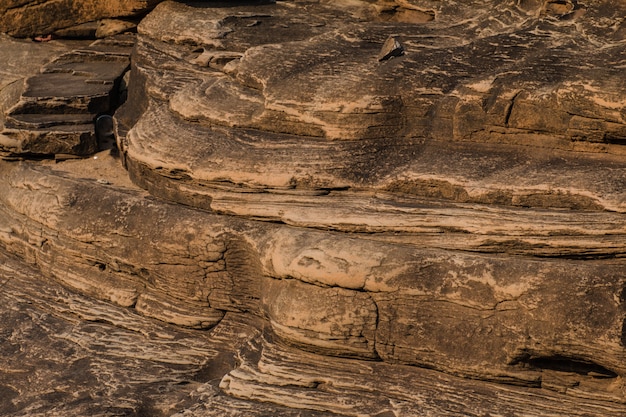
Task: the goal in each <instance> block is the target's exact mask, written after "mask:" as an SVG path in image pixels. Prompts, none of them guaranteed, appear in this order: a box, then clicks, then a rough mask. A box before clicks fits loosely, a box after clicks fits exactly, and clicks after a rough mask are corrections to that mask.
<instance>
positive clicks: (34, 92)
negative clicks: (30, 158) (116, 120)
mask: <svg viewBox="0 0 626 417" xmlns="http://www.w3.org/2000/svg"><path fill="white" fill-rule="evenodd" d="M133 45H134V37H133V36H132V35H128V36H120V37H118V38H109V39H106V40H99V41H96V42H94V43H92V44H90V45H85V46H84V47H82V48H78V49H75V50H72V51H70V52H67V53H64V54H62V55H60V56H58V57H56V58H54V59H53V60H52V61H50V62H48V63H46V64H45V65H44V66H43V67H42V68H41V70H40V72H39V73H38V74H35V75H32V76H30V77H26V78H25V79H24V80H23V82H20V81H18V80H16V81H15V82H14V84H13V85H12V86H11V88H7V89H5V90H4V91H2V95H3V97H2V102H3V107H4V108H5V111H4V115H3V118H2V119H1V120H0V122H2V124H1V125H0V126H1V127H2V130H0V153H1V154H2V156H4V157H10V156H22V155H35V156H40V157H46V156H54V155H65V154H69V155H76V156H86V155H90V154H92V153H94V152H96V151H98V149H99V148H101V147H102V146H103V145H105V144H106V142H107V138H106V137H101V138H100V140H99V139H98V137H97V134H96V131H95V129H94V124H95V121H96V118H97V117H99V116H101V115H106V114H112V113H113V111H114V110H115V108H116V107H117V106H118V105H119V104H120V103H118V102H117V101H118V99H119V97H120V91H119V90H120V88H122V85H121V81H122V76H123V75H124V73H125V72H126V71H127V70H128V67H129V64H130V60H129V56H130V51H131V48H132V47H133ZM105 136H106V135H105Z"/></svg>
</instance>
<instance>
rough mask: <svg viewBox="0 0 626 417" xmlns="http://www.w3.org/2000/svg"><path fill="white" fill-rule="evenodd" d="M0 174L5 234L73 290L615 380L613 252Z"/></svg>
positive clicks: (186, 319) (617, 392)
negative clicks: (446, 243)
mask: <svg viewBox="0 0 626 417" xmlns="http://www.w3.org/2000/svg"><path fill="white" fill-rule="evenodd" d="M85 163H89V160H87V162H74V163H72V164H85ZM66 164H70V162H67V163H66ZM83 169H85V168H81V166H80V165H74V166H73V167H72V168H71V170H70V172H73V171H75V170H77V171H78V172H81V171H83ZM2 175H3V178H6V181H5V182H4V183H3V185H2V186H1V191H2V192H1V193H0V195H1V196H2V197H1V199H2V211H3V215H2V217H1V218H2V219H3V220H2V224H1V226H0V231H1V237H2V238H1V242H2V247H3V249H4V250H5V251H8V252H11V253H16V254H19V255H20V256H21V257H22V258H23V259H25V260H27V261H29V262H31V263H33V264H34V265H37V266H38V267H39V268H40V269H41V270H42V271H46V274H47V275H48V276H50V277H52V278H55V279H56V280H58V281H61V282H63V283H64V285H67V286H69V287H71V288H73V289H75V290H78V291H80V292H81V293H83V294H89V295H91V296H94V297H96V298H98V299H103V300H108V301H111V302H114V303H116V304H118V305H120V306H125V307H133V308H134V309H136V310H137V311H138V312H140V313H142V314H144V315H146V316H150V317H155V318H158V319H160V320H164V321H167V322H171V323H175V324H179V325H183V326H186V327H196V328H210V327H213V326H215V325H216V324H218V323H220V322H221V320H222V317H223V316H224V314H225V313H227V312H229V311H231V312H240V313H248V314H252V315H255V316H258V317H261V318H266V319H267V320H269V323H270V326H271V328H272V330H273V332H274V334H275V335H276V336H277V337H278V338H280V339H282V340H284V341H286V342H288V343H290V344H292V345H295V346H299V347H300V348H303V349H305V350H309V351H312V352H317V353H321V354H325V355H330V356H340V357H344V356H345V357H352V358H362V359H373V360H382V361H384V362H388V363H402V364H412V365H418V366H423V367H428V368H434V369H439V370H443V371H446V372H448V373H452V374H458V375H461V376H465V377H472V378H478V379H487V380H494V381H500V382H507V383H514V384H521V385H528V386H535V387H540V386H542V387H547V388H556V389H559V390H562V391H567V389H568V388H570V387H573V386H575V387H576V388H577V389H576V391H575V392H579V391H580V392H583V393H584V392H587V393H588V394H587V395H592V394H593V393H594V392H596V391H601V392H602V393H603V395H608V396H610V397H612V398H613V399H614V400H616V401H621V398H622V396H623V392H622V388H621V382H620V381H621V379H622V376H623V375H624V374H625V372H626V368H624V363H625V359H626V358H625V350H624V345H625V344H626V339H625V338H624V330H623V327H624V324H623V323H624V321H625V320H626V315H625V312H624V299H625V297H624V292H625V290H624V288H625V284H626V283H625V282H624V278H623V268H624V263H623V261H622V260H621V259H615V258H613V259H606V260H575V259H572V258H567V257H565V258H558V257H557V258H544V259H538V258H534V257H528V256H521V257H516V256H513V255H510V254H509V255H507V256H503V254H499V253H491V254H488V253H482V254H479V253H471V252H468V251H459V250H451V249H446V250H444V249H441V248H432V247H425V246H424V244H423V243H422V242H421V241H420V236H419V234H414V235H412V240H413V241H412V242H409V241H408V240H406V239H405V241H402V242H396V241H394V240H393V239H386V238H385V236H381V237H377V236H376V235H368V234H365V235H345V234H342V233H337V232H328V231H314V230H307V229H305V228H293V227H290V226H285V225H276V224H271V223H264V222H255V221H251V220H247V219H241V218H237V217H230V216H222V215H217V214H211V213H205V212H199V211H196V210H194V209H190V208H184V207H181V206H177V205H172V204H168V203H162V202H158V201H156V200H153V199H150V198H147V197H146V196H145V195H143V194H142V193H141V192H139V191H137V190H135V189H127V188H126V189H125V188H118V186H116V185H115V183H114V182H113V183H112V182H110V181H108V180H105V179H103V180H101V181H100V182H98V181H96V180H91V181H87V180H79V179H73V178H72V176H71V175H69V176H68V174H64V173H63V172H55V171H51V169H50V168H46V167H42V166H36V165H35V166H33V165H32V164H26V163H22V164H19V165H18V164H11V165H4V166H3V167H2ZM105 178H106V176H105ZM107 184H109V185H107ZM406 237H407V236H405V238H406ZM553 375H556V376H553Z"/></svg>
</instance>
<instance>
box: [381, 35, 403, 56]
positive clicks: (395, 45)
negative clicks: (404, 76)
mask: <svg viewBox="0 0 626 417" xmlns="http://www.w3.org/2000/svg"><path fill="white" fill-rule="evenodd" d="M402 55H404V48H403V47H402V44H401V43H400V41H399V40H398V38H397V37H396V36H390V37H388V38H387V40H386V41H385V43H384V44H383V47H382V49H381V50H380V53H379V54H378V60H379V61H387V60H388V59H391V58H393V57H397V56H402Z"/></svg>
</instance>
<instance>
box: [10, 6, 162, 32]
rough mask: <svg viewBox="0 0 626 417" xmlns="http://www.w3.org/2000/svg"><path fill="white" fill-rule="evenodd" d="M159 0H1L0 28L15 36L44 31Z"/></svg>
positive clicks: (132, 12)
mask: <svg viewBox="0 0 626 417" xmlns="http://www.w3.org/2000/svg"><path fill="white" fill-rule="evenodd" d="M159 1H160V0H81V1H76V0H60V1H53V0H3V1H2V2H0V32H1V33H7V34H9V35H11V36H16V37H22V38H23V37H34V36H37V35H46V34H49V33H52V32H54V31H56V30H59V29H63V28H68V27H71V26H76V25H79V24H81V23H87V22H93V21H97V20H100V19H103V18H112V17H126V16H137V15H140V14H143V13H145V12H147V11H149V10H150V9H152V8H153V7H154V6H155V5H156V4H158V3H159Z"/></svg>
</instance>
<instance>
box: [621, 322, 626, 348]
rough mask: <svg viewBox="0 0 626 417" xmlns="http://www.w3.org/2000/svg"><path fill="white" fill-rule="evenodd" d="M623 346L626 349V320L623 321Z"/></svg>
mask: <svg viewBox="0 0 626 417" xmlns="http://www.w3.org/2000/svg"><path fill="white" fill-rule="evenodd" d="M621 339H622V340H621V341H622V346H625V347H626V318H625V319H624V320H623V321H622V337H621Z"/></svg>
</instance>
